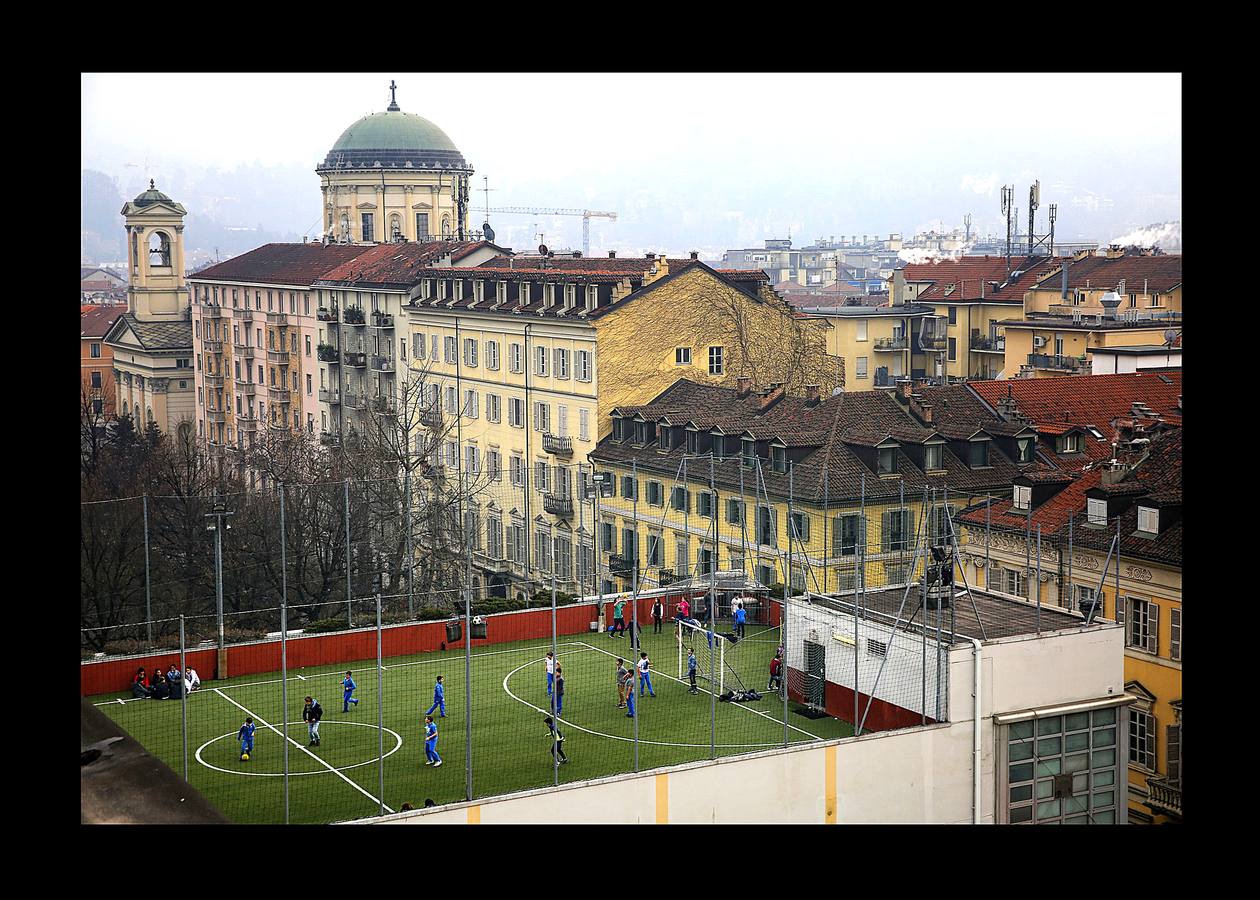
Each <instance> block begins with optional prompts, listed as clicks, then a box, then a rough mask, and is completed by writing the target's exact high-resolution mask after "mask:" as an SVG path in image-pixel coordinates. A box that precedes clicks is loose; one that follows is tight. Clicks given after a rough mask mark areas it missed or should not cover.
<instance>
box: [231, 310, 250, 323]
mask: <svg viewBox="0 0 1260 900" xmlns="http://www.w3.org/2000/svg"><path fill="white" fill-rule="evenodd" d="M235 312H236V319H237V321H238V322H252V321H254V311H253V310H252V309H238V310H236V311H235Z"/></svg>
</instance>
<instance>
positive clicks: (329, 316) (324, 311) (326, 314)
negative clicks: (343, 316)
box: [315, 306, 337, 322]
mask: <svg viewBox="0 0 1260 900" xmlns="http://www.w3.org/2000/svg"><path fill="white" fill-rule="evenodd" d="M315 318H316V319H318V320H319V321H321V322H336V321H337V310H336V308H333V309H328V308H326V307H323V306H321V307H320V308H319V309H317V310H315Z"/></svg>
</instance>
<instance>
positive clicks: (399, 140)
mask: <svg viewBox="0 0 1260 900" xmlns="http://www.w3.org/2000/svg"><path fill="white" fill-rule="evenodd" d="M378 166H379V167H380V168H385V169H459V170H468V171H471V167H470V166H469V165H468V164H467V163H466V162H465V161H464V157H463V155H462V154H461V153H460V152H459V148H457V147H456V146H455V143H454V142H453V141H452V140H451V139H450V138H449V137H447V136H446V132H444V131H443V130H442V129H441V128H438V127H437V126H436V125H434V124H433V123H432V122H430V121H429V120H428V119H426V118H424V117H422V116H417V115H415V114H414V113H405V112H402V111H400V110H398V109H397V108H396V107H392V108H391V109H389V110H387V111H386V112H379V113H372V114H371V115H368V116H364V117H363V118H362V119H359V120H358V121H357V122H355V123H354V124H353V125H351V126H350V127H349V128H347V129H346V130H345V131H343V132H342V133H341V137H339V138H338V139H337V143H335V144H333V147H332V149H331V150H329V151H328V155H327V156H326V157H325V158H324V162H323V164H322V165H320V166H319V167H318V168H317V170H316V171H319V172H323V171H327V170H334V171H335V170H337V169H373V168H377V167H378Z"/></svg>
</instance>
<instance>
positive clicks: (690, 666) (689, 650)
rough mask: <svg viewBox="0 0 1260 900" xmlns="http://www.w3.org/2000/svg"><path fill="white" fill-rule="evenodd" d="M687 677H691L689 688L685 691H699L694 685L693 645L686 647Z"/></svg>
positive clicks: (695, 692) (694, 658) (693, 692)
mask: <svg viewBox="0 0 1260 900" xmlns="http://www.w3.org/2000/svg"><path fill="white" fill-rule="evenodd" d="M687 677H689V678H690V679H691V690H689V691H688V692H687V693H689V694H698V693H700V689H699V688H698V687H696V651H695V648H694V647H688V648H687Z"/></svg>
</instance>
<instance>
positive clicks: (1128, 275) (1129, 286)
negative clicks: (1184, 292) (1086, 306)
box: [1037, 253, 1181, 294]
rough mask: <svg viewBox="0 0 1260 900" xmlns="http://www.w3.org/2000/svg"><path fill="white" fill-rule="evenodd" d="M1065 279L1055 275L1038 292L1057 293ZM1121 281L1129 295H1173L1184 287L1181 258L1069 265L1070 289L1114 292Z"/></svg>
mask: <svg viewBox="0 0 1260 900" xmlns="http://www.w3.org/2000/svg"><path fill="white" fill-rule="evenodd" d="M1062 279H1063V275H1062V273H1060V272H1055V273H1054V274H1052V275H1048V276H1046V277H1044V278H1043V279H1042V280H1041V282H1040V283H1039V284H1038V285H1037V289H1038V290H1055V289H1058V288H1059V286H1060V285H1061V284H1062V283H1063V281H1062ZM1121 279H1123V280H1124V281H1125V288H1124V290H1125V293H1126V294H1140V293H1143V292H1144V291H1143V287H1144V286H1145V289H1146V290H1145V292H1146V293H1154V292H1157V291H1158V292H1161V293H1162V292H1164V291H1170V290H1172V289H1173V288H1175V287H1177V286H1178V285H1179V284H1181V254H1180V253H1177V254H1164V255H1161V256H1121V257H1117V258H1115V259H1107V258H1106V257H1103V256H1087V257H1085V258H1084V259H1078V260H1076V261H1074V262H1072V263H1070V264H1069V265H1068V287H1069V288H1084V287H1085V285H1086V283H1087V282H1088V284H1089V287H1090V289H1094V288H1098V289H1106V290H1114V289H1115V287H1116V285H1117V284H1119V283H1120V281H1121Z"/></svg>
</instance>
